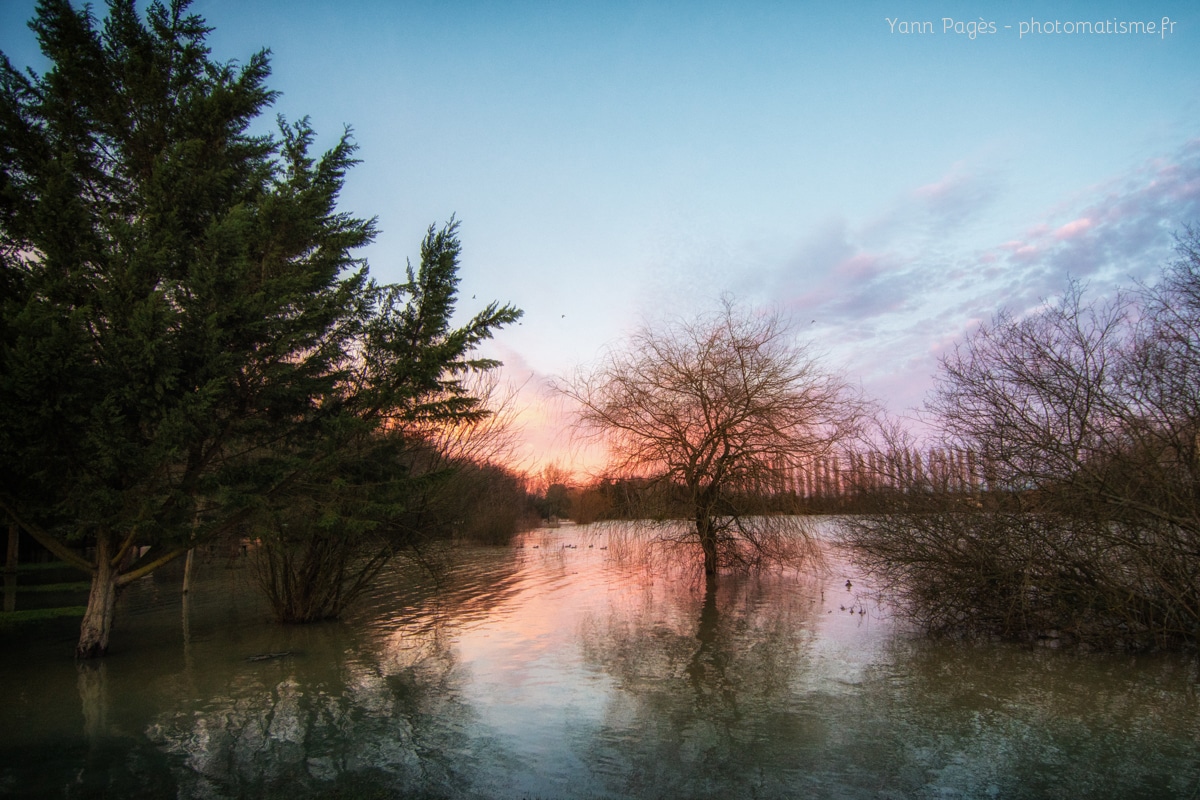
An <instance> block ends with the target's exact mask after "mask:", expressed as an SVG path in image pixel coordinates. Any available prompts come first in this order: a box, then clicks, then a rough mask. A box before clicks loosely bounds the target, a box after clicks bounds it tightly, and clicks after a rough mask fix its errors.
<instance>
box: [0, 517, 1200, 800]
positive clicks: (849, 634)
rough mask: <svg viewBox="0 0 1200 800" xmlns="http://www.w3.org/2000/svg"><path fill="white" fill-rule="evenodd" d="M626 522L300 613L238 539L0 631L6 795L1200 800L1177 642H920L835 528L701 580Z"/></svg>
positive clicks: (537, 541) (553, 533)
mask: <svg viewBox="0 0 1200 800" xmlns="http://www.w3.org/2000/svg"><path fill="white" fill-rule="evenodd" d="M630 549H631V548H630V544H629V541H628V534H627V533H624V534H621V535H619V536H618V535H616V534H614V533H613V532H612V531H610V530H608V529H606V528H603V527H574V526H565V527H562V528H559V529H555V530H541V531H534V532H531V533H529V534H526V535H524V536H523V537H521V538H520V539H519V540H518V541H517V542H516V544H515V545H514V546H513V547H506V548H473V549H472V548H468V549H463V550H460V551H459V552H457V553H456V554H455V556H454V558H455V564H454V568H453V569H451V570H449V571H447V572H446V573H445V574H444V575H443V577H442V578H441V579H440V580H438V581H433V580H432V579H430V578H429V577H427V576H426V575H425V574H423V573H421V572H419V571H417V570H415V569H412V568H408V567H399V568H397V569H396V570H394V571H393V572H391V573H389V575H388V576H386V578H385V580H384V581H383V582H382V584H381V586H380V587H379V589H378V591H376V592H374V593H373V594H372V595H371V597H369V598H368V599H367V600H366V601H365V602H364V603H363V604H362V605H361V606H360V607H359V608H357V609H356V610H355V612H354V613H353V614H352V615H351V616H350V617H349V618H347V619H346V620H345V621H344V622H340V623H329V624H321V625H310V626H298V627H282V626H278V625H275V624H273V623H271V622H270V621H269V619H268V615H267V609H266V607H265V606H264V604H263V602H262V600H261V599H260V598H259V596H258V594H257V592H256V590H255V589H254V587H253V585H252V583H251V572H250V571H249V569H248V564H247V562H246V560H245V559H235V560H233V561H227V560H224V559H215V560H211V561H201V562H199V568H198V573H197V580H196V583H197V584H198V585H197V588H196V589H195V590H194V591H193V593H192V594H191V595H189V597H188V598H187V600H186V602H185V601H184V599H183V598H181V596H180V593H179V588H180V576H179V573H178V572H177V571H176V572H169V571H168V572H162V573H160V574H159V575H157V576H152V577H151V578H149V579H146V580H143V581H142V582H141V583H139V584H136V585H133V586H131V587H130V588H129V590H128V591H127V592H126V593H125V595H124V597H123V598H122V601H121V608H120V612H119V613H120V617H119V619H118V629H117V632H116V634H115V635H114V640H113V643H112V650H111V654H110V656H109V657H108V658H106V659H104V660H103V663H100V664H98V665H86V666H77V665H76V664H75V662H74V661H73V660H72V658H71V649H72V646H73V641H72V640H71V639H69V638H63V637H42V638H38V639H35V640H33V641H31V642H25V641H22V642H21V645H20V646H19V647H16V646H11V645H10V646H6V647H5V649H4V651H3V653H2V654H0V676H2V678H3V694H2V697H3V699H2V700H0V796H17V797H20V796H29V797H42V796H46V797H107V796H112V797H137V796H142V797H181V798H208V797H212V798H225V797H289V798H297V799H298V798H307V797H429V798H441V797H454V798H457V797H466V798H510V797H511V798H522V797H530V798H533V797H537V798H560V797H561V798H618V797H653V798H658V797H661V798H676V797H678V798H708V797H711V798H731V797H758V798H784V797H814V798H843V797H844V798H908V797H913V798H944V797H956V798H957V797H980V798H991V797H1003V798H1042V797H1051V798H1076V797H1146V798H1163V797H1179V798H1200V702H1198V699H1197V687H1198V681H1200V674H1198V671H1197V664H1196V660H1195V657H1194V656H1191V655H1178V654H1165V655H1139V656H1132V655H1097V654H1084V653H1073V652H1062V651H1056V650H1048V649H1029V648H1019V647H1011V646H1006V645H999V644H978V643H977V644H954V643H946V642H929V641H925V640H923V639H921V638H919V637H914V636H911V635H908V634H906V633H904V632H903V631H902V630H899V629H898V628H897V627H896V626H895V625H894V624H893V623H892V622H891V621H890V620H889V619H888V617H887V615H886V614H885V613H884V612H882V611H881V610H880V609H879V608H878V607H876V606H875V605H874V604H873V603H872V601H871V600H870V599H869V597H868V595H867V594H866V589H867V588H868V587H866V586H865V585H863V582H862V581H861V580H860V579H859V578H858V577H857V576H856V575H854V574H852V573H851V572H850V570H849V568H848V567H847V566H846V565H845V563H844V561H843V560H841V559H840V558H839V557H838V555H837V553H836V552H832V551H831V552H830V554H829V557H828V559H827V562H826V566H825V569H824V570H823V571H821V572H819V573H818V572H784V573H766V574H762V575H758V576H753V577H732V576H729V577H724V578H723V579H722V580H721V582H720V583H719V585H718V586H716V587H715V588H713V587H709V586H706V584H705V583H704V581H703V580H702V579H698V576H697V575H696V574H695V572H694V571H693V570H691V569H685V568H680V567H672V566H671V565H670V564H669V563H668V562H665V561H662V560H655V559H650V560H648V559H646V558H644V557H641V556H640V555H639V554H638V553H630V552H629V550H630ZM633 549H637V548H633ZM848 581H849V583H850V585H849V586H847V582H848Z"/></svg>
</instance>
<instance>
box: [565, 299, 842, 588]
mask: <svg viewBox="0 0 1200 800" xmlns="http://www.w3.org/2000/svg"><path fill="white" fill-rule="evenodd" d="M559 389H560V391H562V392H563V393H564V394H565V395H566V396H567V397H569V398H571V399H572V400H574V401H575V402H576V403H577V404H578V411H577V423H578V426H579V430H580V431H581V432H582V434H583V435H584V436H587V437H591V438H594V439H596V440H599V441H602V442H603V443H605V444H606V445H607V447H608V451H609V456H610V463H609V467H608V469H609V471H610V474H611V475H613V476H616V477H618V478H621V479H624V480H625V481H626V482H627V483H628V484H629V485H633V486H636V487H638V489H639V491H638V492H637V495H638V497H639V498H640V499H641V500H642V501H643V503H644V504H645V505H644V506H643V509H644V512H645V513H646V514H647V515H648V516H650V517H652V518H659V519H660V520H662V519H663V518H666V517H671V516H676V517H681V516H686V518H688V519H690V520H691V524H689V526H688V527H687V528H681V527H679V526H678V525H675V526H671V525H670V524H666V525H663V526H662V527H661V528H660V532H661V535H662V536H663V537H664V538H667V539H672V540H675V541H682V542H686V543H689V544H693V545H698V546H699V549H700V551H701V552H702V554H703V562H704V572H705V574H706V575H709V576H715V575H716V574H717V572H718V570H719V569H720V568H721V567H723V566H732V565H739V564H741V565H752V564H755V563H758V562H760V561H762V560H763V559H764V558H766V559H777V558H781V557H787V556H789V555H794V554H795V548H796V546H797V545H800V544H804V543H805V541H806V537H805V536H804V533H803V530H802V526H801V525H800V523H799V521H798V520H796V519H795V518H789V517H786V516H784V515H783V514H781V513H779V512H788V511H793V510H794V508H793V507H792V506H791V504H790V503H789V500H790V501H794V499H795V498H794V495H790V494H789V493H787V492H785V491H784V484H785V479H786V477H787V475H789V474H790V472H791V471H792V470H793V469H796V468H798V467H800V466H801V465H803V464H804V463H806V462H808V461H810V460H811V459H813V458H816V457H820V456H824V455H826V454H828V453H829V452H830V451H831V450H832V448H833V447H834V446H835V445H836V443H838V442H839V441H842V440H844V439H846V438H847V437H848V436H850V435H851V434H852V433H854V432H855V431H856V429H857V426H858V422H859V420H860V417H861V413H862V403H861V401H860V400H859V398H858V396H857V395H856V394H855V393H854V392H853V391H852V390H851V387H850V386H849V385H848V384H847V382H846V381H845V380H843V379H842V378H840V377H838V376H837V375H835V374H833V373H831V372H829V371H827V370H826V369H824V368H823V367H822V366H821V365H820V363H819V362H818V360H817V359H816V358H815V356H814V355H813V353H812V352H811V350H810V349H809V348H808V347H807V346H805V345H803V344H800V343H798V342H797V341H796V338H795V337H794V336H793V334H792V331H791V330H790V329H789V327H788V326H787V325H786V324H785V322H784V320H783V318H782V317H781V316H780V315H779V314H776V313H757V312H753V311H748V310H744V309H742V308H739V307H737V306H736V305H735V304H734V303H733V302H732V301H731V300H729V299H725V300H723V301H722V303H721V305H720V307H719V308H718V309H717V310H716V312H715V313H710V314H707V315H703V316H700V317H699V318H693V319H686V320H685V319H676V320H673V321H670V322H668V323H666V324H663V325H659V326H655V327H651V326H649V325H645V326H643V327H641V328H640V329H638V330H637V331H636V332H635V333H634V334H633V335H632V336H631V337H630V339H629V340H628V342H627V343H626V344H625V345H624V346H623V347H621V348H619V349H614V350H612V351H610V352H609V353H608V354H607V355H605V356H604V357H603V358H602V359H601V360H600V361H599V362H598V363H597V364H595V365H594V366H593V367H592V368H591V369H590V370H581V371H580V372H578V373H577V374H576V375H575V377H574V379H573V380H570V381H568V382H565V383H563V384H562V385H560V386H559Z"/></svg>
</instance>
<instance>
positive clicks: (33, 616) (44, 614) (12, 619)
mask: <svg viewBox="0 0 1200 800" xmlns="http://www.w3.org/2000/svg"><path fill="white" fill-rule="evenodd" d="M86 611H87V607H86V606H62V607H59V608H34V609H30V610H29V611H0V633H8V632H11V631H15V630H27V629H28V628H29V627H31V626H33V625H37V624H40V623H45V622H50V621H53V620H61V619H72V618H79V617H82V616H83V615H84V612H86Z"/></svg>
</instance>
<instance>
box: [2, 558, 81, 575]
mask: <svg viewBox="0 0 1200 800" xmlns="http://www.w3.org/2000/svg"><path fill="white" fill-rule="evenodd" d="M52 569H69V570H74V571H76V572H79V571H80V569H79V567H76V566H75V565H73V564H68V563H67V562H65V561H31V562H29V563H27V564H17V572H18V573H20V572H45V571H47V570H52Z"/></svg>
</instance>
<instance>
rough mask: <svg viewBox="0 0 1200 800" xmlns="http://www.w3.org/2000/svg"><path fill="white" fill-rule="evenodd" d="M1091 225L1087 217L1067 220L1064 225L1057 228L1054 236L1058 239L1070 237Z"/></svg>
mask: <svg viewBox="0 0 1200 800" xmlns="http://www.w3.org/2000/svg"><path fill="white" fill-rule="evenodd" d="M1091 227H1092V221H1091V219H1089V218H1088V217H1080V218H1079V219H1076V220H1072V221H1070V222H1068V223H1067V224H1066V225H1062V226H1060V227H1059V229H1058V230H1056V231H1055V232H1054V238H1056V239H1058V240H1060V241H1061V240H1063V239H1070V238H1072V237H1074V236H1077V235H1079V234H1080V233H1083V232H1084V231H1086V230H1088V229H1089V228H1091Z"/></svg>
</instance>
